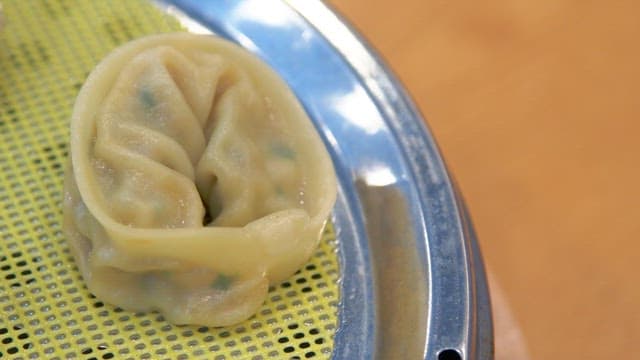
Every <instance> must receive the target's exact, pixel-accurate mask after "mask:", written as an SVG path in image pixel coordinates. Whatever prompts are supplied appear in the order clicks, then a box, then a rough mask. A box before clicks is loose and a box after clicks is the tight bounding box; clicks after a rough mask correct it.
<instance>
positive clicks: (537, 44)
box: [331, 0, 640, 359]
mask: <svg viewBox="0 0 640 360" xmlns="http://www.w3.org/2000/svg"><path fill="white" fill-rule="evenodd" d="M331 4H332V5H333V6H334V7H335V8H337V9H338V10H339V11H340V12H342V13H343V14H344V15H345V17H346V18H347V19H349V21H351V22H352V23H353V24H354V25H355V27H356V28H358V29H359V30H360V31H361V32H362V33H363V34H364V36H365V37H366V38H367V39H368V40H369V41H370V42H371V43H372V44H373V45H374V47H376V48H377V49H378V50H379V52H380V53H381V54H382V56H383V57H384V58H385V59H386V61H387V62H388V63H389V64H390V66H391V67H392V68H393V69H394V71H395V72H396V73H397V74H398V76H399V77H400V79H401V80H402V81H403V83H404V84H405V85H406V87H407V88H408V89H409V92H410V93H411V94H412V96H413V97H414V99H415V101H416V103H417V104H418V106H419V107H420V109H421V110H422V112H423V114H424V116H425V117H426V119H427V122H428V125H429V126H430V127H431V129H432V130H433V133H434V135H435V137H436V140H437V142H438V143H439V145H440V147H441V149H442V152H443V154H444V156H445V158H446V161H447V162H448V166H449V167H450V169H451V170H452V172H453V174H454V176H455V177H456V178H457V180H458V182H459V183H460V186H461V188H462V192H463V194H464V195H465V197H466V200H467V203H468V205H469V207H470V210H471V214H472V217H473V219H474V222H475V226H476V229H477V231H478V234H479V237H480V243H481V246H482V250H483V253H484V257H485V259H486V261H487V266H488V268H489V270H490V271H491V272H492V273H493V274H494V276H495V278H496V279H497V282H498V283H499V284H500V286H501V287H502V288H503V289H504V293H505V297H506V301H507V302H508V303H509V304H510V306H511V308H512V309H513V313H514V315H515V318H516V319H517V321H518V323H519V324H520V326H521V328H522V331H523V333H524V338H525V341H526V342H527V344H528V348H529V350H530V353H531V355H532V358H534V359H552V358H553V359H569V358H572V359H602V358H611V359H615V358H629V354H628V352H629V351H633V350H632V349H633V348H635V345H636V343H637V341H638V340H640V337H639V335H640V311H638V305H639V304H640V286H637V284H638V283H637V281H635V279H634V278H635V276H636V273H637V269H638V264H640V242H638V241H637V235H638V233H639V232H640V219H639V216H640V210H639V207H638V204H639V203H640V191H639V189H640V186H638V184H640V167H639V166H638V165H639V163H638V154H640V141H638V132H639V130H640V121H638V117H639V116H640V99H639V98H638V95H639V94H640V92H639V90H640V85H639V84H640V69H639V65H640V42H639V41H638V39H639V38H640V21H639V20H638V14H639V13H640V2H638V1H634V0H620V1H616V2H605V1H604V0H593V1H582V0H538V1H506V0H488V1H473V0H459V1H442V0H438V1H436V0H426V1H421V0H404V1H401V2H389V1H381V0H375V1H372V0H339V1H338V0H334V1H331ZM498 336H500V334H498Z"/></svg>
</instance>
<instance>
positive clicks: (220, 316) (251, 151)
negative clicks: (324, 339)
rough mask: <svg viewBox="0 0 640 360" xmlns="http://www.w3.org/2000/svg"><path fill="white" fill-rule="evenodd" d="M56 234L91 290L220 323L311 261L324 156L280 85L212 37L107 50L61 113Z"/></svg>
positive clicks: (330, 200) (321, 212)
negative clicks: (66, 146) (64, 137)
mask: <svg viewBox="0 0 640 360" xmlns="http://www.w3.org/2000/svg"><path fill="white" fill-rule="evenodd" d="M70 134H71V147H70V158H71V161H70V166H69V167H68V169H67V173H66V176H65V196H64V231H65V234H66V237H67V239H68V241H69V243H70V245H71V249H72V252H73V254H74V256H75V259H76V262H77V264H78V267H79V268H80V271H81V273H82V275H83V277H84V279H85V282H86V283H87V286H88V288H89V290H90V291H91V292H93V293H94V294H95V295H96V296H97V297H98V298H99V299H101V300H104V301H106V302H109V303H111V304H114V305H117V306H120V307H122V308H124V309H129V310H135V311H150V310H158V311H160V312H161V313H162V314H163V315H164V316H165V318H167V319H168V320H169V321H170V322H173V323H176V324H199V325H207V326H225V325H231V324H235V323H238V322H240V321H242V320H244V319H247V318H249V317H250V316H251V315H252V314H254V313H255V312H256V311H257V309H258V307H259V306H260V305H261V304H262V303H263V301H264V299H265V298H266V295H267V289H268V286H269V284H277V283H279V282H281V281H283V280H284V279H286V278H287V277H289V276H291V275H292V274H293V273H294V272H295V271H296V270H297V269H299V268H300V267H301V266H302V265H303V264H304V263H305V262H306V261H307V260H308V259H309V257H310V256H311V254H312V252H313V250H314V249H315V247H316V245H317V243H318V241H319V238H320V235H321V232H322V229H323V227H324V225H325V222H326V220H327V217H328V216H329V213H330V212H331V209H332V208H333V205H334V202H335V197H336V179H335V173H334V169H333V165H332V163H331V159H330V157H329V155H328V153H327V151H326V149H325V147H324V144H323V143H322V141H321V139H320V137H319V136H318V134H317V132H316V130H315V128H314V127H313V125H312V123H311V121H310V120H309V118H308V117H307V115H306V113H305V111H304V110H303V109H302V107H301V105H300V104H299V102H298V101H297V99H296V98H295V96H294V95H293V94H292V92H291V91H290V90H289V88H288V87H287V86H286V84H285V83H284V82H283V81H282V80H281V79H280V78H279V77H278V76H277V75H276V73H275V72H274V71H272V70H271V69H270V68H269V67H268V66H267V65H266V64H264V63H263V62H262V61H260V60H259V59H257V58H256V57H255V56H253V55H252V54H250V53H249V52H247V51H245V50H243V49H241V48H239V47H238V46H237V45H234V44H232V43H229V42H227V41H225V40H222V39H220V38H217V37H214V36H203V35H193V34H188V33H175V34H163V35H154V36H149V37H145V38H141V39H138V40H135V41H132V42H130V43H128V44H125V45H124V46H122V47H120V48H118V49H116V50H115V51H113V52H112V53H111V54H109V55H108V56H107V57H106V58H105V59H104V60H103V61H102V62H101V63H100V64H99V65H98V66H97V67H96V68H95V69H94V70H93V72H92V73H91V74H90V75H89V77H88V79H87V81H86V82H85V84H84V86H83V87H82V89H81V90H80V93H79V95H78V98H77V100H76V103H75V106H74V110H73V116H72V119H71V128H70Z"/></svg>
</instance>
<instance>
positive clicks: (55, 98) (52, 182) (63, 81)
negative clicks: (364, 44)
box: [0, 0, 339, 360]
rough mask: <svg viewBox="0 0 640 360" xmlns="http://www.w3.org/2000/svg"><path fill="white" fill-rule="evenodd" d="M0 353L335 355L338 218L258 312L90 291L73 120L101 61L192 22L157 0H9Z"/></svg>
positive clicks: (2, 56)
mask: <svg viewBox="0 0 640 360" xmlns="http://www.w3.org/2000/svg"><path fill="white" fill-rule="evenodd" d="M2 5H3V12H4V17H5V19H6V24H5V25H6V26H5V28H4V29H3V30H2V33H1V34H0V139H1V140H0V169H1V173H0V206H1V208H0V234H1V239H0V359H187V358H188V359H192V358H193V359H216V360H221V359H270V358H273V359H283V358H298V359H304V358H319V359H321V358H328V357H330V355H331V349H332V342H333V335H334V332H335V330H336V328H337V326H338V322H337V314H336V309H337V303H338V300H339V289H338V286H337V280H338V274H339V269H338V260H337V256H336V244H335V236H334V233H333V229H332V227H331V226H328V227H327V228H326V230H325V232H324V235H323V237H322V240H321V242H320V245H319V247H318V249H317V251H316V252H315V254H314V255H313V256H312V258H311V259H310V261H309V262H308V263H307V264H306V265H305V266H304V267H303V268H301V269H300V271H299V272H298V273H296V274H295V275H293V276H292V277H291V278H290V279H288V280H287V281H285V282H283V283H282V284H281V285H279V286H277V287H274V288H272V289H270V292H269V295H268V298H267V301H266V302H265V303H264V305H263V306H262V307H261V308H260V309H259V311H258V312H257V314H256V315H255V316H253V317H252V318H250V319H249V320H247V321H245V322H243V323H240V324H238V325H237V326H230V327H224V328H208V327H199V326H174V325H172V324H170V323H168V322H166V321H165V320H164V319H163V318H162V317H161V316H160V315H159V314H157V313H133V312H129V311H124V310H122V309H119V308H117V307H114V306H112V305H110V304H105V303H103V302H101V301H100V299H96V298H95V297H94V296H92V295H91V294H90V293H89V292H88V290H87V289H86V287H85V285H84V282H83V280H82V278H81V276H80V273H79V272H78V269H77V267H76V265H75V263H74V260H73V258H72V256H71V254H70V252H69V248H68V245H67V242H66V240H65V238H64V235H63V234H62V231H61V223H62V210H61V202H62V185H63V177H64V166H65V164H66V160H67V155H68V154H67V149H68V136H69V134H68V126H69V118H70V115H71V110H72V106H73V103H74V100H75V97H76V95H77V93H78V90H79V89H80V87H81V85H82V83H83V81H84V79H85V78H86V76H87V75H88V73H89V72H90V71H91V70H92V68H93V67H94V66H95V65H96V64H97V62H98V61H99V60H100V59H101V58H102V57H104V56H105V55H106V54H107V53H108V52H110V51H111V50H113V49H114V48H116V47H117V46H119V45H122V44H123V43H125V42H127V41H129V40H131V39H135V38H138V37H141V36H144V35H148V34H156V33H162V32H170V31H181V30H183V29H182V27H181V25H180V24H179V23H178V21H177V20H176V19H174V18H173V17H171V16H169V15H167V14H165V13H164V12H162V11H161V10H159V9H158V8H156V7H155V6H154V5H152V4H151V3H149V2H147V1H129V0H126V1H125V0H115V1H86V0H77V1H70V0H61V1H57V0H39V1H36V0H33V1H31V0H28V1H19V0H13V1H6V0H3V1H2Z"/></svg>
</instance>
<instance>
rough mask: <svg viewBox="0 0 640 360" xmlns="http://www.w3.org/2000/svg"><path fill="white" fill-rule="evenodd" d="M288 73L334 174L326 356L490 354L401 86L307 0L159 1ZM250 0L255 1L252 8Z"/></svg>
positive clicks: (474, 286)
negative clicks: (330, 333)
mask: <svg viewBox="0 0 640 360" xmlns="http://www.w3.org/2000/svg"><path fill="white" fill-rule="evenodd" d="M165 2H166V3H168V4H170V5H172V6H175V8H176V9H180V12H181V13H183V14H185V15H186V16H187V17H188V18H190V19H192V20H193V21H196V22H197V23H199V24H202V25H203V26H205V27H206V28H208V29H210V30H211V31H213V32H214V33H216V34H219V35H221V36H224V37H226V38H229V39H230V40H232V41H235V42H236V43H239V44H240V45H242V46H244V47H245V48H247V49H249V50H250V51H252V52H254V53H256V54H257V55H258V56H260V57H262V59H264V60H265V61H266V62H267V63H269V64H270V65H271V66H272V67H273V68H274V69H275V70H276V71H277V72H278V73H279V74H280V75H281V76H282V77H283V78H284V79H285V81H286V82H287V83H288V84H289V86H290V87H291V88H292V89H293V91H294V93H295V94H296V95H297V96H298V98H299V99H300V101H301V102H302V104H303V106H304V107H305V109H306V110H307V112H308V113H309V115H310V117H311V119H312V120H313V121H314V125H315V126H316V127H317V129H318V130H319V132H320V134H321V135H322V136H323V139H324V141H325V144H326V145H327V147H328V148H329V151H330V153H331V155H332V158H333V161H334V164H335V166H336V173H337V174H338V177H339V180H340V187H339V193H338V201H337V204H336V208H335V211H334V214H333V216H334V224H335V228H336V234H337V237H338V240H339V246H340V248H339V249H340V252H339V257H340V260H341V274H342V279H341V296H342V298H341V303H340V306H339V317H340V327H339V329H338V332H337V333H336V337H335V340H334V349H333V357H334V358H335V359H372V358H375V359H386V358H394V359H396V358H416V357H422V358H424V359H437V357H438V353H439V352H440V351H441V350H444V349H452V350H455V351H456V352H458V353H459V354H461V355H462V358H463V359H468V360H471V359H473V360H475V359H491V358H492V354H493V341H492V336H493V334H492V324H491V315H490V309H489V297H488V292H487V286H486V280H485V275H484V270H483V265H482V259H481V257H480V252H479V250H478V248H477V242H476V240H475V235H474V233H473V229H472V227H471V225H470V223H469V220H468V215H467V213H466V210H465V208H464V204H463V203H462V202H461V201H460V197H459V195H458V194H457V191H456V189H455V187H454V185H453V183H452V181H451V179H450V177H449V175H448V173H447V171H446V168H445V165H444V163H443V161H442V159H441V157H440V155H439V153H438V150H437V147H436V145H435V142H434V141H433V139H432V137H431V136H430V134H429V132H428V130H427V129H426V128H425V127H424V124H423V121H422V118H421V116H420V114H419V113H418V111H417V110H416V108H415V106H414V105H413V104H412V103H411V101H410V100H409V98H408V96H407V94H406V93H405V92H404V90H403V88H402V86H401V85H400V84H399V83H398V82H397V80H396V79H395V78H394V77H393V75H391V73H390V72H389V70H388V69H387V68H386V67H385V66H384V65H383V64H382V62H381V61H380V60H379V59H378V58H377V57H376V56H375V54H374V53H373V52H372V51H371V50H370V49H369V48H368V47H367V46H366V45H365V44H364V42H363V41H362V40H361V39H359V38H358V37H357V36H356V35H355V33H354V32H353V31H351V30H350V29H349V27H348V26H347V25H345V23H344V22H343V21H341V19H340V18H338V17H337V16H336V15H335V13H333V12H332V11H330V10H329V9H328V8H327V7H326V5H324V4H323V3H322V2H320V1H315V0H289V1H287V2H284V1H282V0H259V1H258V0H251V1H247V2H242V1H240V2H238V1H225V0H211V1H199V0H165ZM247 4H254V5H257V6H258V7H259V8H260V9H263V11H256V10H255V9H256V8H255V7H250V6H248V5H247Z"/></svg>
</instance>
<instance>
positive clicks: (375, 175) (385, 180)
mask: <svg viewBox="0 0 640 360" xmlns="http://www.w3.org/2000/svg"><path fill="white" fill-rule="evenodd" d="M363 178H364V181H363V182H364V183H365V184H366V185H368V186H389V185H393V184H395V183H396V181H397V180H398V179H396V176H395V175H394V174H393V172H392V171H391V169H389V168H388V167H386V166H384V165H379V166H371V167H369V168H368V169H366V172H365V173H364V176H363ZM404 214H405V215H407V216H409V214H407V212H406V211H405V212H404Z"/></svg>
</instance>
